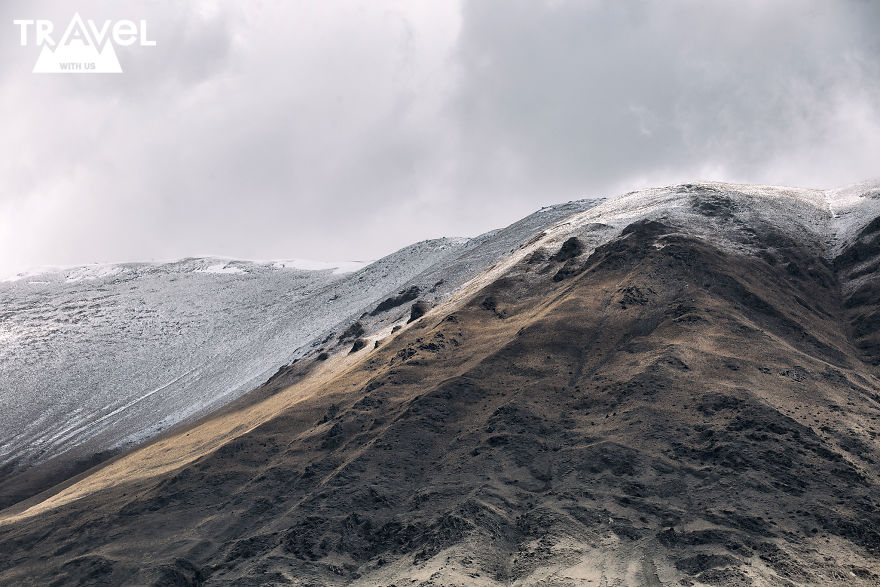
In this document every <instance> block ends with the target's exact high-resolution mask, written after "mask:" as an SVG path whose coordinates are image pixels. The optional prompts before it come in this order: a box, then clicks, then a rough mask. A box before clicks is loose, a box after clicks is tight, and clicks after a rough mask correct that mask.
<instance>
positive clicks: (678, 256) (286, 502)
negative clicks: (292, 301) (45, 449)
mask: <svg viewBox="0 0 880 587" xmlns="http://www.w3.org/2000/svg"><path fill="white" fill-rule="evenodd" d="M649 197H650V199H649V200H648V203H649V204H650V205H646V204H645V199H646V198H649ZM639 198H641V199H639ZM873 205H874V199H873V198H871V197H863V198H862V199H859V200H857V201H856V203H855V204H849V206H850V207H849V208H847V209H846V210H847V211H848V215H847V216H844V215H843V210H842V208H841V209H838V210H834V209H832V212H835V213H836V214H837V215H838V216H837V217H832V216H831V214H829V212H828V208H827V203H826V202H825V201H824V195H823V194H822V193H821V192H809V191H803V192H792V191H784V190H777V191H771V190H767V189H766V188H747V187H743V186H737V187H731V186H720V185H717V184H716V185H687V186H678V187H676V188H672V189H669V190H662V191H661V190H656V191H651V192H649V193H647V194H641V195H640V194H635V195H634V194H628V195H625V196H621V197H620V198H617V199H615V200H609V201H608V202H606V204H603V205H601V206H598V207H597V208H595V209H593V210H589V211H587V212H583V213H579V214H576V215H574V216H573V217H571V218H570V219H568V220H567V221H566V222H565V223H564V225H562V224H560V225H556V226H552V227H547V228H546V229H545V230H544V231H542V232H543V234H542V236H540V237H539V238H537V239H536V240H534V242H532V243H530V244H529V245H528V246H526V247H523V248H521V249H519V250H518V251H516V252H515V253H512V254H511V255H510V256H509V257H508V258H507V259H506V260H505V261H502V262H499V263H497V264H496V266H495V268H493V269H491V270H489V271H488V272H487V273H486V274H485V275H484V277H482V278H481V279H479V280H477V281H475V282H472V283H471V284H470V285H469V286H467V287H466V288H464V289H463V290H462V292H461V294H460V295H459V296H458V297H456V296H455V295H454V296H453V297H452V298H451V299H450V300H448V301H447V302H445V303H443V304H440V305H439V306H437V307H436V308H434V309H433V310H431V311H429V312H427V313H426V314H425V315H424V316H422V317H421V319H420V320H418V321H416V322H414V323H413V324H411V325H409V326H407V327H405V328H404V329H402V330H401V331H399V332H397V333H395V334H394V335H393V336H390V337H387V338H385V339H383V342H382V345H381V346H379V347H377V348H371V349H370V350H369V351H361V352H359V353H355V354H354V355H352V356H351V357H350V358H347V355H345V357H342V358H337V357H334V358H333V361H349V362H348V363H344V368H342V367H340V368H339V370H338V371H337V372H333V373H330V374H329V375H328V374H324V375H321V373H318V374H313V375H309V376H306V377H305V378H304V379H303V381H302V382H300V383H297V384H295V385H294V386H293V387H291V388H289V389H288V390H285V391H280V392H278V394H277V395H276V396H273V397H272V398H269V399H268V400H265V402H264V403H263V404H260V405H264V406H267V407H266V408H265V410H264V412H265V414H266V415H265V416H264V417H263V418H262V420H260V422H259V424H258V425H252V426H250V427H248V428H247V430H242V429H238V428H236V426H237V422H238V420H237V419H236V418H238V417H239V416H238V415H236V414H237V413H235V412H230V413H229V414H227V415H224V416H223V418H222V419H221V420H219V421H211V422H208V423H206V424H204V425H203V426H202V427H198V426H197V427H194V428H193V429H191V430H187V431H182V432H181V433H180V437H179V438H178V437H172V438H171V439H169V442H170V444H169V451H170V452H173V450H174V447H175V446H177V444H182V443H185V442H192V441H191V440H186V438H190V439H191V438H193V437H197V438H199V439H209V438H210V434H212V433H213V432H212V431H214V430H215V429H216V428H217V427H218V426H221V425H226V426H227V427H228V428H229V429H230V430H231V431H232V432H230V433H229V434H228V435H227V436H226V437H224V438H223V440H222V442H218V443H215V444H216V447H215V448H212V449H210V450H206V451H204V453H203V454H202V455H201V456H200V457H199V458H196V459H192V460H189V461H186V462H184V461H181V462H180V464H179V465H177V466H175V467H174V468H173V469H172V470H168V471H163V472H159V473H156V474H154V475H147V476H143V475H141V476H135V475H134V474H132V475H131V476H130V477H125V475H124V473H125V472H126V471H128V470H131V471H135V470H139V469H137V467H143V464H144V462H146V460H145V459H147V456H140V455H139V453H133V454H132V455H129V456H128V457H126V458H127V459H129V461H126V460H125V459H123V460H121V461H119V463H120V464H119V465H118V468H117V469H114V471H117V470H118V471H121V473H120V474H122V476H123V479H122V481H121V482H120V483H116V484H114V483H109V482H104V481H103V479H104V477H102V476H101V475H102V472H101V471H100V470H99V471H96V472H95V473H94V474H93V476H92V477H91V478H92V479H93V485H89V486H88V487H86V488H84V489H82V490H80V491H79V493H76V495H77V497H78V498H77V499H75V500H69V501H64V500H60V501H58V502H57V504H54V505H52V507H49V506H47V505H44V506H41V505H40V504H39V500H35V501H34V502H33V503H34V504H35V509H34V510H31V511H30V512H25V515H24V516H20V517H17V518H10V517H9V515H10V514H11V513H15V512H7V519H6V520H5V521H3V520H0V524H2V525H0V548H2V549H3V551H4V552H7V553H9V555H8V556H7V558H6V559H5V562H0V582H8V583H21V582H24V583H26V582H28V581H33V582H36V583H51V582H52V581H58V582H59V583H76V582H78V581H85V582H100V581H107V582H110V583H125V582H132V583H139V584H142V583H147V584H149V583H156V584H169V583H173V582H174V581H177V582H178V583H179V584H216V585H220V584H229V583H236V584H264V583H266V582H270V583H277V584H351V583H355V584H364V585H375V584H383V585H388V584H398V585H400V584H404V583H407V584H408V583H409V582H410V581H412V580H415V581H417V582H419V583H421V582H425V584H443V585H449V584H459V585H471V584H481V583H482V584H490V585H496V584H497V585H506V584H514V583H515V584H546V583H551V582H555V583H556V584H584V583H586V582H587V581H593V582H594V583H596V584H601V582H602V581H605V582H606V583H610V584H613V583H614V582H615V581H617V582H619V583H621V584H645V585H658V584H664V585H665V584H669V585H681V584H710V585H749V584H755V585H762V584H769V585H774V584H779V585H781V584H792V583H793V584H853V585H874V584H877V583H878V582H880V513H878V512H880V466H878V462H880V441H878V439H877V435H878V434H880V378H878V376H880V370H878V367H877V357H878V350H877V349H878V346H877V345H878V339H877V338H876V329H874V328H871V327H870V326H867V325H870V324H873V321H874V320H875V318H876V317H877V316H878V315H880V314H878V313H880V296H878V295H877V288H878V283H877V281H876V280H877V273H876V271H873V270H871V269H870V267H871V266H872V264H874V263H876V261H877V259H878V257H880V250H878V249H877V248H876V246H875V245H876V241H877V238H880V236H878V237H875V236H874V235H875V234H876V233H877V231H876V229H877V228H878V227H880V224H878V223H880V220H875V218H880V210H876V209H875V208H873V207H872V206H873ZM844 221H845V223H846V224H845V225H843V224H841V225H840V226H838V224H840V223H841V222H844ZM572 238H576V239H577V241H578V242H579V243H581V247H582V250H581V251H580V252H579V253H578V254H570V253H571V251H569V253H566V254H565V255H564V258H557V256H558V254H559V253H561V252H562V250H563V249H566V247H567V246H568V248H569V249H571V246H570V245H566V244H565V243H568V242H571V241H570V239H572ZM541 250H545V251H546V254H537V253H539V252H540V251H541ZM563 267H565V268H566V269H565V276H564V279H557V278H556V277H557V275H558V274H559V272H560V271H561V270H562V268H563ZM369 335H370V333H369V332H367V333H366V335H365V336H369ZM333 361H328V362H327V364H328V365H329V364H330V363H332V362H333ZM327 369H330V367H327ZM319 376H321V377H325V379H320V380H319V382H320V385H315V386H314V387H313V388H311V387H308V385H309V381H311V380H312V379H310V378H315V377H319ZM310 390H313V391H311V392H310ZM314 390H317V391H314ZM285 394H288V395H285ZM285 397H290V398H292V399H291V400H290V402H289V403H288V404H284V405H285V406H286V407H284V408H283V409H278V410H277V411H272V410H271V409H269V408H270V407H271V406H273V405H275V404H272V403H271V402H273V401H275V402H278V405H281V400H282V399H284V398H285ZM257 407H259V406H257ZM255 409H256V408H255ZM224 423H225V424H224ZM185 434H187V435H190V436H189V437H186V436H183V435H185ZM199 442H207V440H199ZM142 452H144V454H145V455H146V454H147V453H146V449H145V450H144V451H142ZM153 454H154V453H149V455H153ZM159 454H164V453H159ZM150 458H153V457H152V456H151V457H150ZM156 458H159V457H156ZM163 458H170V457H163ZM151 462H152V461H151ZM154 464H155V463H154ZM126 467H129V468H128V469H127V468H126ZM111 472H112V471H111ZM103 475H104V476H105V477H107V478H111V477H110V473H103ZM112 478H113V479H116V477H112ZM87 480H88V479H86V481H87ZM76 487H77V486H74V489H75V488H76ZM61 495H63V494H61ZM23 509H24V508H19V511H21V510H23ZM145 549H147V550H148V551H149V553H150V557H149V561H147V562H145V559H144V552H145Z"/></svg>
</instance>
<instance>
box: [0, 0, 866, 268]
mask: <svg viewBox="0 0 880 587" xmlns="http://www.w3.org/2000/svg"><path fill="white" fill-rule="evenodd" d="M74 11H78V12H79V13H80V14H81V15H82V17H83V18H94V19H98V20H102V19H118V18H129V19H146V20H147V21H148V24H149V27H150V34H151V37H153V38H155V39H156V41H157V46H156V47H152V48H141V47H136V46H135V47H120V48H117V54H118V56H119V60H120V62H121V63H122V66H123V69H124V70H125V73H124V74H121V75H98V76H89V75H38V74H31V73H30V70H31V68H32V67H33V63H34V61H35V60H36V58H37V55H38V50H37V49H36V48H35V47H32V46H29V47H21V46H19V38H18V29H17V27H15V26H14V25H13V24H12V20H13V19H16V18H50V19H54V20H56V22H58V23H61V24H60V25H59V26H61V25H63V24H64V23H66V22H67V21H69V19H70V18H71V16H72V15H73V12H74ZM877 22H880V5H878V4H877V3H874V2H867V1H855V0H852V1H849V2H835V3H829V2H823V1H820V0H814V1H810V0H799V1H794V0H791V1H786V0H783V1H779V2H773V3H768V2H761V1H754V0H752V1H737V2H732V1H731V2H711V3H710V2H698V1H684V0H675V1H671V2H662V3H660V2H649V1H645V2H627V3H621V2H611V1H607V2H600V1H581V0H577V1H570V2H568V1H564V0H556V1H549V0H548V1H545V2H538V1H533V0H503V1H501V0H496V1H480V2H460V3H458V2H447V1H444V2H439V1H430V2H429V1H413V0H400V1H371V2H365V1H364V2H357V1H354V0H350V1H349V0H339V1H334V2H316V1H305V0H301V1H295V2H272V1H265V2H261V3H244V4H242V3H238V4H236V3H232V2H207V1H203V2H196V3H184V4H180V3H173V2H170V1H154V2H150V3H138V2H131V1H128V2H126V1H123V2H97V1H85V0H84V1H77V2H74V3H70V2H61V1H60V0H55V1H44V2H24V1H15V2H7V3H4V4H3V5H2V7H0V26H3V27H6V32H7V34H5V35H2V36H0V42H2V43H3V51H4V55H6V56H7V58H6V59H4V61H3V62H2V64H0V105H2V107H3V111H4V112H6V113H7V117H6V120H5V124H4V127H3V130H4V132H3V133H2V136H0V272H9V271H15V270H20V269H23V268H25V267H29V266H33V265H41V264H74V263H87V262H94V261H115V260H149V259H167V258H178V257H182V256H187V255H197V254H217V255H229V256H234V257H243V258H262V259H265V258H290V257H309V258H316V259H367V258H376V257H378V256H381V255H383V254H386V253H388V252H390V251H392V250H394V249H396V248H399V247H400V246H403V245H405V244H408V243H410V242H413V241H416V240H421V239H424V238H430V237H436V236H441V235H470V234H476V233H479V232H481V231H484V230H488V229H490V228H494V227H498V226H501V225H504V224H505V223H508V222H510V221H513V220H515V219H517V218H518V217H521V216H523V215H525V214H527V213H528V212H530V211H532V210H533V209H535V208H538V207H540V206H542V205H546V204H549V203H554V202H559V201H566V200H570V199H575V198H579V197H590V196H599V195H610V194H613V193H616V192H621V191H627V190H630V189H634V188H637V187H643V186H647V185H657V184H666V183H674V182H678V181H688V180H694V179H716V180H722V181H737V182H748V183H773V184H792V185H801V186H813V187H833V186H837V185H840V184H847V183H853V182H856V181H860V180H862V179H866V178H868V177H875V176H877V175H880V170H878V166H877V162H878V161H880V99H878V98H877V96H880V37H878V36H877V35H876V31H875V24H876V23H877Z"/></svg>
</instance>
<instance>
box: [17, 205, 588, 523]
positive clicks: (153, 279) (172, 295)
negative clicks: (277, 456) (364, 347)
mask: <svg viewBox="0 0 880 587" xmlns="http://www.w3.org/2000/svg"><path fill="white" fill-rule="evenodd" d="M590 205H592V201H589V200H587V201H582V202H572V203H569V204H563V205H559V206H554V207H551V208H546V209H544V210H542V211H540V212H538V213H536V214H534V215H532V216H530V217H528V218H526V219H524V220H522V221H520V222H518V223H516V224H514V225H513V226H511V227H509V228H508V229H505V230H503V231H494V232H492V233H488V234H485V235H482V236H480V237H477V238H474V239H462V238H459V239H450V238H445V239H436V240H432V241H425V242H421V243H417V244H414V245H411V246H408V247H405V248H403V249H401V250H400V251H397V252H396V253H393V254H391V255H388V256H387V257H385V258H383V259H380V260H379V261H376V262H375V263H371V264H369V265H366V266H364V265H365V264H363V263H341V264H339V263H337V264H333V263H331V264H321V263H315V262H311V261H303V260H294V261H278V262H263V263H255V262H248V261H239V260H232V259H220V258H189V259H183V260H180V261H176V262H171V263H126V264H105V265H91V266H83V267H72V268H55V269H48V270H39V271H33V272H28V273H24V274H20V275H16V276H13V277H11V278H7V279H6V280H4V281H0V308H2V310H0V341H2V342H3V343H4V344H3V345H2V346H0V507H4V506H7V505H11V504H13V503H16V502H18V501H20V500H21V499H24V498H27V497H30V496H31V495H33V494H35V493H38V492H39V491H42V490H43V489H47V488H48V487H50V486H52V485H54V484H55V483H57V482H59V481H61V480H63V479H65V478H67V477H70V476H71V475H73V474H76V473H79V472H80V471H82V470H84V469H86V468H88V467H90V466H92V465H94V464H96V463H97V462H100V461H102V460H105V459H106V458H108V457H110V456H112V455H114V454H118V453H120V452H122V451H124V450H126V449H129V448H131V447H132V446H136V445H138V444H140V443H142V442H143V441H145V440H148V439H150V438H154V437H155V436H156V435H157V434H159V433H161V432H162V431H165V430H168V429H171V428H173V427H175V426H177V425H179V424H181V423H186V422H190V421H192V420H194V419H195V418H198V417H199V416H202V415H205V414H208V413H210V412H211V411H212V410H215V409H217V408H218V407H221V406H223V405H225V404H227V403H228V402H230V401H233V400H235V399H236V398H238V397H239V396H240V395H241V394H243V393H245V392H247V391H250V390H251V389H253V388H254V387H256V386H257V385H259V384H260V383H262V382H263V381H266V379H268V378H269V377H270V376H271V375H273V374H274V373H276V372H277V371H278V369H279V368H280V367H282V366H284V365H287V364H290V363H292V362H295V361H297V360H299V359H300V358H302V357H303V356H304V355H305V354H306V353H308V352H311V351H314V349H315V348H317V347H319V346H320V344H321V342H322V341H324V339H326V338H327V337H328V335H330V333H331V332H332V331H334V330H339V329H340V328H341V326H340V325H341V324H346V325H347V323H350V322H352V321H354V320H355V319H357V318H358V317H359V316H360V315H361V314H363V313H365V312H368V311H371V310H373V309H374V308H375V306H376V304H378V303H379V302H380V301H381V300H383V299H387V298H389V297H393V296H394V295H395V294H397V292H398V291H399V290H400V289H401V288H404V289H408V288H412V287H420V288H421V290H424V295H423V296H422V297H423V298H425V296H427V298H425V299H431V300H435V301H436V300H438V299H442V298H443V297H444V296H445V295H448V294H449V293H450V292H451V291H453V290H454V289H455V288H456V287H457V286H459V285H461V284H462V283H463V282H464V281H466V280H468V279H470V278H471V277H472V276H473V275H474V274H476V273H477V272H479V271H482V270H483V269H484V268H485V266H486V265H487V264H491V263H493V262H495V261H496V260H497V259H498V258H499V257H500V256H501V255H503V254H505V253H507V252H508V249H509V248H510V247H513V246H515V245H517V244H519V239H522V238H524V236H523V235H528V234H530V233H529V230H530V229H531V228H532V227H533V226H539V225H541V224H543V223H547V222H553V221H554V220H557V219H558V218H561V217H563V216H566V215H570V214H571V213H573V212H575V211H578V210H583V209H585V208H586V207H588V206H590ZM441 281H442V283H440V282H441ZM417 284H418V285H417ZM429 290H431V291H429ZM407 311H408V308H407ZM389 317H391V318H395V317H396V315H395V314H394V313H393V312H391V313H389V312H384V313H382V316H380V318H382V319H386V320H387V319H389ZM370 321H371V322H373V323H375V322H377V320H374V319H371V320H370Z"/></svg>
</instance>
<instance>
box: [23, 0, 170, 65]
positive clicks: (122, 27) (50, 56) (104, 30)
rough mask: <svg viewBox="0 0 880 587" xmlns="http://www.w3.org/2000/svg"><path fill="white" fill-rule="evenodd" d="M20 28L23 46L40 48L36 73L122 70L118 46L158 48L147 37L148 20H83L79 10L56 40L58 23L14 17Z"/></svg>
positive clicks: (154, 42)
mask: <svg viewBox="0 0 880 587" xmlns="http://www.w3.org/2000/svg"><path fill="white" fill-rule="evenodd" d="M12 24H14V25H16V26H18V27H19V30H20V33H21V46H22V47H27V46H29V45H31V44H34V45H36V46H37V47H40V56H39V57H38V58H37V62H36V64H35V65H34V69H33V73H122V66H120V65H119V59H117V58H116V48H115V47H116V46H119V47H128V46H130V45H134V44H135V43H137V44H139V45H140V46H141V47H155V46H156V41H153V40H150V39H149V38H148V37H147V21H145V20H140V21H138V22H135V21H133V20H117V21H110V20H105V21H103V22H102V23H100V24H99V23H97V22H95V21H94V20H91V19H89V20H86V21H84V20H83V19H82V17H80V15H79V13H77V14H74V15H73V18H72V19H70V23H69V24H68V25H67V28H65V29H64V33H63V34H62V35H61V36H60V37H58V38H57V39H58V40H57V42H56V37H55V36H54V35H55V23H54V22H52V21H51V20H43V19H39V20H28V19H25V20H13V21H12Z"/></svg>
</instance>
